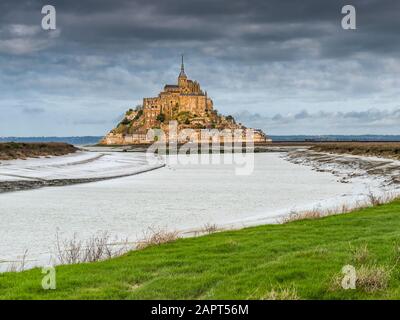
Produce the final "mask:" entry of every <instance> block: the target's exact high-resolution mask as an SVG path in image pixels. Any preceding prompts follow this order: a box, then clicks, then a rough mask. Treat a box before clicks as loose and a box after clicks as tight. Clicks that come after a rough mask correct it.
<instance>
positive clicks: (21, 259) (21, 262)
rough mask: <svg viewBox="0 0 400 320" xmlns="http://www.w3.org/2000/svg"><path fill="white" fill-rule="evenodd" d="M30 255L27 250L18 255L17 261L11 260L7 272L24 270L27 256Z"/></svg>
mask: <svg viewBox="0 0 400 320" xmlns="http://www.w3.org/2000/svg"><path fill="white" fill-rule="evenodd" d="M27 256H28V250H25V251H24V253H23V254H22V255H21V256H18V257H17V259H18V260H17V261H11V263H10V264H9V265H8V267H7V271H6V272H22V271H24V270H25V264H26V258H27Z"/></svg>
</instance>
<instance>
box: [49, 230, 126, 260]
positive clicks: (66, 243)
mask: <svg viewBox="0 0 400 320" xmlns="http://www.w3.org/2000/svg"><path fill="white" fill-rule="evenodd" d="M130 249H131V248H130V246H129V245H128V240H123V241H121V240H119V239H114V240H111V238H110V235H109V234H108V233H107V232H104V233H100V234H98V235H94V236H93V237H91V238H90V239H88V240H87V241H82V240H78V239H77V236H76V234H74V236H73V238H72V239H69V240H62V239H60V238H59V235H58V233H57V234H56V255H57V259H58V261H59V263H60V264H75V263H83V262H96V261H102V260H106V259H110V258H113V257H118V256H120V255H122V254H124V253H126V252H127V251H129V250H130Z"/></svg>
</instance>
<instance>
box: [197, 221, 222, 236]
mask: <svg viewBox="0 0 400 320" xmlns="http://www.w3.org/2000/svg"><path fill="white" fill-rule="evenodd" d="M219 230H220V229H219V228H218V226H217V225H216V224H209V223H206V224H205V225H204V226H203V228H202V229H201V232H202V233H205V234H211V233H215V232H217V231H219Z"/></svg>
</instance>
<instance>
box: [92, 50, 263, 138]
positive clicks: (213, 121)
mask: <svg viewBox="0 0 400 320" xmlns="http://www.w3.org/2000/svg"><path fill="white" fill-rule="evenodd" d="M171 123H176V126H177V127H176V131H177V135H178V139H177V140H178V142H179V143H184V142H187V141H192V142H203V140H204V138H203V137H202V133H203V131H202V130H217V131H219V132H225V133H226V131H227V130H228V131H229V132H231V133H233V131H235V130H239V131H240V130H245V129H246V127H245V126H243V125H242V124H240V123H236V121H235V119H234V118H233V117H232V116H226V117H225V116H223V115H221V114H219V113H218V112H217V110H216V109H214V104H213V101H212V100H211V99H210V98H209V97H208V95H207V92H206V91H203V90H202V89H201V87H200V84H199V83H198V82H197V81H193V80H190V79H188V77H187V76H186V73H185V66H184V63H183V56H182V64H181V70H180V73H179V76H178V79H177V83H176V84H167V85H165V86H164V89H163V91H161V92H160V93H159V94H158V96H157V97H152V98H144V99H143V104H142V106H138V107H137V108H136V109H135V110H134V109H129V110H128V112H127V113H126V114H125V118H124V119H123V120H122V121H121V122H120V123H119V124H118V125H117V127H116V128H114V129H113V130H111V131H110V133H108V134H107V135H106V136H105V137H104V138H103V140H102V141H101V142H100V143H101V144H106V145H111V144H114V145H129V144H141V143H146V144H147V143H152V142H153V140H149V139H151V138H148V137H147V136H146V134H147V133H148V132H149V130H150V129H161V131H162V132H163V133H164V138H160V139H166V140H168V139H169V138H170V137H172V136H173V133H172V132H170V131H174V130H170V124H171ZM185 129H190V130H191V132H192V133H191V136H190V137H188V136H185V135H183V136H181V134H185ZM243 132H244V131H243ZM205 139H207V140H204V141H206V142H208V140H209V137H206V138H205ZM221 139H222V140H221V141H228V140H232V139H233V136H232V137H231V138H229V137H227V136H225V137H223V138H221ZM235 139H239V140H243V141H247V139H248V137H246V136H245V134H244V133H243V136H241V137H235ZM252 140H253V141H254V142H256V143H261V142H268V141H270V139H269V138H268V137H267V136H266V135H265V134H264V133H263V132H262V131H261V130H254V137H253V138H252Z"/></svg>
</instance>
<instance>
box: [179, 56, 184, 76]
mask: <svg viewBox="0 0 400 320" xmlns="http://www.w3.org/2000/svg"><path fill="white" fill-rule="evenodd" d="M183 77H184V78H186V74H185V65H184V63H183V55H182V62H181V72H180V73H179V78H183Z"/></svg>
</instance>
